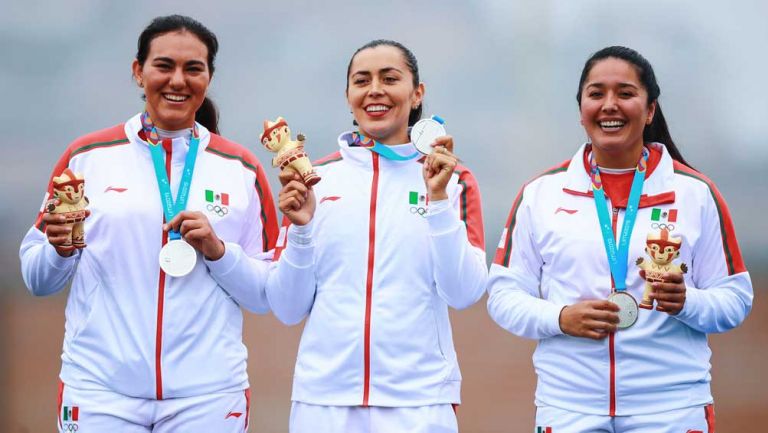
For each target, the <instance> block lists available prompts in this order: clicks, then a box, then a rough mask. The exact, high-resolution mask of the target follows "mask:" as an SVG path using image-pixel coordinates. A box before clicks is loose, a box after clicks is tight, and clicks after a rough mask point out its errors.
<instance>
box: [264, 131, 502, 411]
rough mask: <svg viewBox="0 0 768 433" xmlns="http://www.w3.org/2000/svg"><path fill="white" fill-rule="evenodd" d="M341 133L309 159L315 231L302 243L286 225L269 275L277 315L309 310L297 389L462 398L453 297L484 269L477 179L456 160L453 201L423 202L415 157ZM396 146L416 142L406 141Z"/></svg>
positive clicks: (476, 291) (412, 402)
mask: <svg viewBox="0 0 768 433" xmlns="http://www.w3.org/2000/svg"><path fill="white" fill-rule="evenodd" d="M348 141H351V139H350V135H349V134H343V135H342V136H341V137H340V138H339V145H340V147H341V149H340V151H339V152H337V153H335V154H333V155H331V156H330V157H327V158H325V159H323V160H321V161H320V162H319V163H316V169H317V172H318V174H319V175H320V176H321V177H322V181H321V182H320V183H318V184H317V185H316V186H315V187H314V190H315V196H316V198H317V203H318V205H317V210H316V212H315V215H314V218H313V222H312V223H311V224H312V228H311V239H312V240H311V242H310V243H307V242H297V241H296V236H295V227H291V229H290V230H288V232H287V233H288V236H287V238H288V239H287V247H286V248H285V250H284V251H282V254H281V256H280V259H279V261H278V262H277V271H275V272H273V273H272V274H270V284H269V285H268V290H267V296H268V298H269V303H270V305H271V307H272V310H273V312H274V313H275V315H276V316H277V317H278V318H279V319H280V320H281V321H283V322H285V323H288V324H293V323H297V322H299V321H301V320H302V319H303V318H304V317H306V316H307V315H308V316H309V317H308V319H307V322H306V324H305V327H304V333H303V335H302V338H301V343H300V346H299V353H298V359H297V361H296V370H295V375H294V381H293V397H292V398H293V400H294V401H300V402H304V403H309V404H319V405H329V406H337V405H338V406H358V405H363V406H391V407H407V406H424V405H432V404H443V403H459V401H460V398H459V390H460V384H461V374H460V372H459V366H458V362H457V360H456V352H455V350H454V347H453V338H452V335H451V326H450V322H449V318H448V306H451V307H454V308H465V307H468V306H470V305H472V304H473V303H475V302H476V301H477V300H478V299H479V298H480V297H481V296H482V294H483V292H484V285H485V283H486V280H487V273H488V271H487V268H486V263H485V252H484V246H483V225H482V214H481V209H480V194H479V191H478V188H477V184H476V182H475V179H474V177H473V176H472V174H471V173H470V172H469V171H468V170H467V169H465V168H462V167H459V168H458V169H457V170H456V172H455V174H454V175H453V177H452V178H451V181H450V183H449V185H448V195H449V198H448V200H443V201H440V202H436V203H434V204H433V203H429V204H428V203H427V200H426V186H425V184H424V179H423V177H422V164H420V163H419V162H418V161H417V160H415V159H413V160H408V161H394V160H389V159H385V158H383V157H380V156H379V155H378V154H376V153H373V152H371V151H369V150H368V149H365V148H362V147H354V146H349V144H348ZM391 148H392V149H393V150H394V151H395V152H397V153H399V154H401V155H409V154H412V153H413V152H415V148H414V147H413V145H412V144H404V145H398V146H391ZM305 227H306V226H305ZM284 233H285V232H283V231H281V240H279V241H278V250H280V247H281V245H283V243H282V239H283V238H282V236H283V234H284ZM301 243H304V245H301Z"/></svg>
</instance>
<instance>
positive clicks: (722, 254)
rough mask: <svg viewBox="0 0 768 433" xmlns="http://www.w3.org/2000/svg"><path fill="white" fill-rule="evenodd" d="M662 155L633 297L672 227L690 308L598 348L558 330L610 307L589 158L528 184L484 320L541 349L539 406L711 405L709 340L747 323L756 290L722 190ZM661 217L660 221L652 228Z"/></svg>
mask: <svg viewBox="0 0 768 433" xmlns="http://www.w3.org/2000/svg"><path fill="white" fill-rule="evenodd" d="M654 146H655V147H656V148H657V149H658V150H657V151H659V152H662V155H661V159H660V162H659V163H658V165H657V166H656V167H655V169H654V170H653V171H652V172H651V173H650V175H649V176H647V179H646V181H645V184H644V185H643V196H642V198H641V201H640V209H639V212H638V214H637V221H636V224H635V227H634V230H633V233H632V237H631V241H630V249H629V264H628V266H629V268H628V272H627V288H628V291H629V292H630V293H631V294H632V295H633V296H634V298H635V299H636V300H638V302H639V301H640V299H641V298H642V293H643V287H644V281H643V279H641V278H640V276H639V273H638V271H639V268H638V267H637V266H636V264H635V260H636V259H637V258H639V257H643V258H645V260H646V261H648V260H649V257H648V256H647V255H646V253H645V251H644V248H645V246H646V236H647V235H648V234H649V233H658V232H659V228H660V227H661V226H660V225H659V224H672V226H673V227H670V226H669V225H668V226H667V227H670V228H673V230H672V231H671V234H672V235H673V236H675V237H682V246H681V248H680V256H679V257H678V258H677V259H676V260H674V263H676V264H679V263H681V262H682V263H686V264H687V266H688V272H687V273H686V274H685V285H686V287H687V292H686V302H685V307H684V308H683V310H682V311H681V312H680V313H679V314H678V315H676V316H671V315H669V314H667V313H664V312H661V311H656V310H643V309H641V310H640V312H639V318H638V321H637V323H635V325H634V326H632V327H630V328H628V329H625V330H620V331H618V332H616V333H615V334H612V335H610V336H609V337H608V338H605V339H603V340H600V341H595V340H590V339H586V338H576V337H571V336H568V335H564V334H563V333H562V331H561V330H560V327H559V314H560V310H561V309H562V308H563V307H564V306H565V305H570V304H574V303H577V302H579V301H582V300H589V299H606V298H607V297H608V295H609V294H610V292H611V274H610V270H609V267H608V259H607V258H606V253H605V249H604V246H603V241H602V235H601V231H600V228H599V224H598V218H597V212H596V209H595V203H594V198H593V197H592V191H591V180H590V177H589V174H588V172H587V171H586V169H585V166H584V152H585V146H582V147H581V148H580V149H579V151H578V152H577V153H576V155H575V156H574V157H573V159H572V160H571V161H569V162H566V163H563V164H562V165H560V166H558V167H555V168H554V169H551V170H549V171H548V172H546V173H544V174H543V175H541V176H539V177H537V178H536V179H534V180H532V181H531V182H529V183H528V184H526V185H525V186H524V187H523V189H522V190H521V192H520V193H519V194H518V196H517V199H516V200H515V202H514V206H513V208H512V211H511V213H510V217H509V221H508V222H507V227H506V229H505V230H504V234H503V235H502V239H501V243H500V244H499V248H498V250H497V253H496V257H495V259H494V263H493V265H492V266H491V272H490V277H489V285H488V292H489V295H490V297H489V299H488V311H489V312H490V315H491V317H493V319H494V320H495V321H496V322H497V323H498V324H499V325H501V326H502V327H503V328H504V329H507V330H508V331H510V332H512V333H514V334H516V335H519V336H522V337H527V338H533V339H538V340H539V343H538V347H537V348H536V352H535V353H534V356H533V363H534V367H535V369H536V373H537V375H538V387H537V390H536V404H537V406H553V407H557V408H561V409H566V410H570V411H575V412H582V413H587V414H597V415H612V416H613V415H637V414H648V413H656V412H663V411H668V410H673V409H680V408H686V407H692V406H699V405H704V404H707V403H709V402H711V401H712V395H711V393H710V386H709V383H710V363H709V359H710V355H711V352H710V349H709V346H708V345H707V334H708V333H713V332H724V331H727V330H729V329H731V328H734V327H736V326H738V325H739V324H740V323H741V322H742V321H743V320H744V319H745V318H746V316H747V314H748V313H749V311H750V309H751V306H752V284H751V281H750V278H749V274H748V273H747V270H746V268H745V267H744V262H743V260H742V257H741V253H740V251H739V247H738V245H737V243H736V237H735V235H734V231H733V224H732V222H731V218H730V215H729V213H728V209H727V207H726V205H725V202H724V201H723V199H722V197H721V196H720V193H719V192H718V191H717V189H716V188H715V186H714V184H713V183H712V182H711V181H710V180H709V179H707V178H706V177H704V176H703V175H701V174H700V173H698V172H696V171H694V170H692V169H690V168H688V167H686V166H684V165H682V164H680V163H678V162H674V161H673V160H672V158H671V157H670V156H669V154H668V153H667V152H666V150H665V149H664V148H663V146H661V145H657V144H655V145H654ZM610 206H612V207H613V208H614V212H613V213H612V214H613V219H614V221H613V223H614V232H616V231H620V228H621V226H622V224H623V222H624V210H625V209H624V208H625V206H626V203H616V204H610ZM654 209H658V211H656V212H655V214H656V216H657V217H659V216H662V218H657V220H656V221H654ZM673 210H676V212H670V211H673ZM675 214H676V215H675ZM663 216H668V218H667V221H666V222H665V221H664V220H663ZM617 227H618V229H617Z"/></svg>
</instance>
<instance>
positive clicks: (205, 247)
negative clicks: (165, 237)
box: [163, 211, 224, 260]
mask: <svg viewBox="0 0 768 433" xmlns="http://www.w3.org/2000/svg"><path fill="white" fill-rule="evenodd" d="M163 230H164V231H173V232H178V233H179V234H180V235H181V238H182V239H184V242H186V243H187V244H189V245H190V246H191V247H192V248H194V249H195V250H197V251H200V252H201V253H202V254H203V256H204V257H205V258H206V259H207V260H218V259H220V258H221V256H223V255H224V242H223V241H222V240H221V239H219V237H218V236H216V233H215V232H214V231H213V227H211V223H210V222H209V221H208V218H207V217H206V216H205V215H204V214H203V213H202V212H192V211H182V212H179V213H178V214H176V216H175V217H173V219H172V220H171V222H169V223H168V224H165V225H164V226H163ZM193 253H194V252H193Z"/></svg>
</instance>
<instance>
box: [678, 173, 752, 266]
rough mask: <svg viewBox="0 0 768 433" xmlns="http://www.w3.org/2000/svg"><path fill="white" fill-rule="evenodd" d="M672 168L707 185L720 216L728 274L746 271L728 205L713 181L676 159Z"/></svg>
mask: <svg viewBox="0 0 768 433" xmlns="http://www.w3.org/2000/svg"><path fill="white" fill-rule="evenodd" d="M674 169H675V173H676V174H680V175H683V176H688V177H691V178H694V179H696V180H699V181H701V182H704V183H705V184H706V185H707V187H708V188H709V193H710V194H711V195H712V200H714V202H715V207H717V214H718V216H719V217H720V218H719V219H720V237H721V238H722V240H723V254H724V256H725V260H726V263H727V264H728V275H733V274H738V273H740V272H746V270H747V268H746V266H744V259H743V258H742V257H741V249H739V244H738V242H737V241H736V231H735V230H734V229H733V221H732V220H731V213H730V212H729V211H728V205H726V203H725V199H724V198H723V196H722V195H721V194H720V191H719V190H718V189H717V187H716V186H715V184H714V182H712V181H711V180H710V179H709V178H708V177H706V176H704V175H703V174H701V173H699V172H698V171H696V170H694V169H692V168H690V167H688V166H686V165H684V164H681V163H679V162H677V161H674Z"/></svg>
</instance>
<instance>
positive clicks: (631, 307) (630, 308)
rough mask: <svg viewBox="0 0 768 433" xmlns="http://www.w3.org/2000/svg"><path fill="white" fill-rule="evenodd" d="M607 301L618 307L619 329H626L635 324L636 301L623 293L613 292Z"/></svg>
mask: <svg viewBox="0 0 768 433" xmlns="http://www.w3.org/2000/svg"><path fill="white" fill-rule="evenodd" d="M608 301H609V302H613V303H614V304H616V305H618V306H619V324H618V325H617V326H618V327H619V329H626V328H629V327H630V326H632V325H634V324H635V322H637V312H638V308H637V301H635V298H633V297H632V295H630V294H629V293H627V292H625V291H623V290H622V291H620V292H613V293H611V295H610V296H608Z"/></svg>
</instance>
